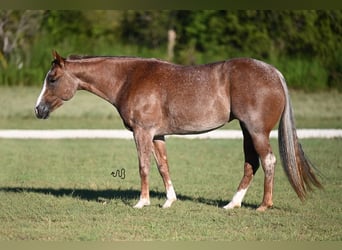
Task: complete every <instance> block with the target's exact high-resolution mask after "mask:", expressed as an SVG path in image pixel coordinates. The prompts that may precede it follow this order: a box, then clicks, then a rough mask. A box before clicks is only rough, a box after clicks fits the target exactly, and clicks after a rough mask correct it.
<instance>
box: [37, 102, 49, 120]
mask: <svg viewBox="0 0 342 250" xmlns="http://www.w3.org/2000/svg"><path fill="white" fill-rule="evenodd" d="M34 112H35V114H36V117H37V118H39V119H47V118H48V117H49V114H50V108H49V106H48V105H45V104H42V103H40V104H39V105H37V106H36V108H35V109H34Z"/></svg>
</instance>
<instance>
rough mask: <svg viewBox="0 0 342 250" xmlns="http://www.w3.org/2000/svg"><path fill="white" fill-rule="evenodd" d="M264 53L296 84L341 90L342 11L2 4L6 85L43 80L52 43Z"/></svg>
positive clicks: (211, 54) (149, 53)
mask: <svg viewBox="0 0 342 250" xmlns="http://www.w3.org/2000/svg"><path fill="white" fill-rule="evenodd" d="M169 29H174V30H175V31H176V33H177V39H176V47H175V57H174V59H173V60H174V62H176V63H181V64H198V63H208V62H212V61H215V60H225V59H228V58H232V57H241V56H246V57H254V58H257V59H261V60H265V61H267V62H269V63H271V64H273V65H275V66H276V67H277V68H279V69H280V71H282V72H283V74H284V75H285V77H286V78H287V82H288V84H289V86H290V87H292V88H300V89H304V90H321V89H328V88H336V89H339V90H342V59H341V58H342V46H341V44H342V43H341V42H342V41H341V40H342V11H340V10H329V11H325V10H324V11H302V10H301V11H256V10H249V11H227V10H201V11H185V10H165V11H114V10H111V11H56V10H53V11H11V10H0V84H1V85H40V84H41V82H42V80H43V78H44V74H45V73H46V71H47V69H48V68H49V64H50V61H51V56H50V54H51V50H52V49H57V50H58V51H59V52H60V53H61V54H62V55H64V56H67V55H69V54H96V55H134V56H142V57H159V58H162V59H166V58H167V42H168V40H167V32H168V30H169Z"/></svg>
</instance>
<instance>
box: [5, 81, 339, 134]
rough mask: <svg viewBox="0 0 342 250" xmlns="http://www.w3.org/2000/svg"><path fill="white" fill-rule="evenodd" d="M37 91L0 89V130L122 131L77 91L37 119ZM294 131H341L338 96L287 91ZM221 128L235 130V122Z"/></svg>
mask: <svg viewBox="0 0 342 250" xmlns="http://www.w3.org/2000/svg"><path fill="white" fill-rule="evenodd" d="M39 94H40V88H36V87H12V88H10V87H0V106H1V107H2V108H1V109H0V129H14V128H17V129H52V128H53V129H63V128H65V129H73V128H75V129H77V128H78V129H79V128H87V129H92V128H97V129H123V128H124V126H123V124H122V121H121V118H120V117H119V115H118V112H117V111H116V109H115V108H114V107H113V106H112V105H111V104H109V103H107V102H106V101H104V100H102V99H100V98H99V97H97V96H95V95H93V94H91V93H88V92H85V91H79V92H77V94H76V95H75V97H74V98H73V99H71V100H70V101H68V102H66V103H65V104H64V106H62V107H61V108H59V109H57V110H56V111H55V112H54V113H52V114H51V117H50V119H49V120H44V121H41V120H38V119H36V118H35V115H34V106H35V103H36V100H37V97H38V96H39ZM290 95H291V99H292V103H293V108H294V114H295V118H296V125H297V127H298V128H342V111H341V110H342V101H341V100H342V93H340V92H337V91H331V92H322V93H304V92H300V91H290ZM224 128H225V129H239V125H238V123H237V122H236V121H234V122H232V123H230V124H227V125H226V126H224Z"/></svg>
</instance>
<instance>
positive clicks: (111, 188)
mask: <svg viewBox="0 0 342 250" xmlns="http://www.w3.org/2000/svg"><path fill="white" fill-rule="evenodd" d="M168 142H169V143H168V151H169V159H170V164H171V175H172V178H173V182H174V185H175V189H176V192H177V194H178V198H179V201H177V202H176V203H175V204H174V206H173V207H171V208H170V209H162V208H160V205H161V204H163V201H164V197H165V194H164V190H163V185H162V181H161V178H160V176H159V174H158V171H157V169H156V167H155V166H153V167H152V169H151V178H150V179H151V198H152V199H151V202H152V204H151V206H150V207H146V208H144V209H142V210H136V209H133V208H132V205H134V204H135V202H136V201H137V199H138V197H139V186H140V185H139V183H140V181H139V177H138V171H137V160H136V152H135V149H134V143H133V141H130V140H1V143H0V152H1V155H2V157H1V160H0V165H1V175H0V183H1V186H0V221H1V227H0V240H58V241H60V240H63V241H64V240H68V241H74V240H77V241H78V240H104V241H112V240H309V241H312V240H341V239H342V237H341V235H342V229H341V222H342V206H341V205H342V199H341V194H340V189H341V178H342V171H341V168H342V161H341V156H340V148H341V146H342V140H341V139H335V140H316V139H307V140H303V146H304V148H305V150H306V152H307V154H308V155H310V156H311V160H312V161H313V162H315V164H316V165H317V166H318V167H319V168H320V170H321V171H322V174H323V175H324V177H323V179H322V182H323V184H324V186H325V190H324V191H321V190H318V191H316V192H314V193H312V194H311V195H310V198H309V200H308V201H307V202H305V203H304V204H303V203H301V202H300V201H299V199H298V198H297V197H296V195H295V193H294V191H293V190H292V189H291V187H290V185H289V183H288V181H287V179H286V177H285V175H284V173H283V171H282V170H281V167H280V166H279V164H278V166H277V170H276V179H275V190H274V205H275V206H274V208H273V209H271V210H268V211H267V212H265V213H258V212H256V211H255V208H256V206H257V205H258V204H259V202H260V201H261V198H262V183H263V173H262V171H260V172H258V174H257V175H256V178H255V179H254V181H253V184H252V186H251V188H250V190H249V192H248V193H247V195H246V198H245V202H244V203H243V207H242V208H240V209H236V210H232V211H225V210H223V209H222V208H221V207H222V206H223V205H225V204H226V203H227V202H228V201H229V199H231V197H232V195H233V194H234V191H235V190H236V187H237V185H238V182H239V181H240V178H241V176H242V161H243V158H242V150H241V147H242V145H241V141H240V140H185V139H169V140H168ZM272 144H273V145H274V147H276V141H272ZM122 168H124V169H125V171H126V174H125V179H121V178H118V177H116V178H114V177H112V176H111V175H110V173H111V172H112V171H115V170H117V169H122Z"/></svg>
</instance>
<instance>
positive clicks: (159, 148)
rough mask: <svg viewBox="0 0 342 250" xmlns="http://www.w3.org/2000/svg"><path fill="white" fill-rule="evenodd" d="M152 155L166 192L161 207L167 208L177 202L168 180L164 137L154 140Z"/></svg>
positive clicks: (169, 179)
mask: <svg viewBox="0 0 342 250" xmlns="http://www.w3.org/2000/svg"><path fill="white" fill-rule="evenodd" d="M153 154H154V158H155V160H156V163H157V166H158V170H159V173H160V175H161V177H162V179H163V182H164V186H165V190H166V198H167V199H166V201H165V203H164V205H163V208H169V207H171V205H172V203H173V202H174V201H176V200H177V197H176V193H175V190H174V188H173V185H172V182H171V178H170V173H169V165H168V162H167V154H166V147H165V138H164V136H162V137H155V138H154V140H153Z"/></svg>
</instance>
